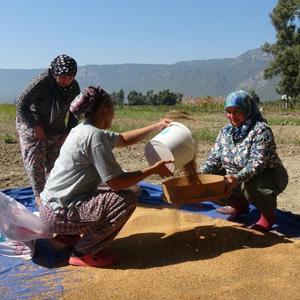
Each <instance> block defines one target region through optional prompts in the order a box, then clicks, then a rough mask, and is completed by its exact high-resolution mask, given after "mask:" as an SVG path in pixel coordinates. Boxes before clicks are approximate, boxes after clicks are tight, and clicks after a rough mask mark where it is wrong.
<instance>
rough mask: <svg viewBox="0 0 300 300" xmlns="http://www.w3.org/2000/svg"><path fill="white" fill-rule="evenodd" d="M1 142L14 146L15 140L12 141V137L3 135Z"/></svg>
mask: <svg viewBox="0 0 300 300" xmlns="http://www.w3.org/2000/svg"><path fill="white" fill-rule="evenodd" d="M2 140H3V142H4V143H5V144H14V143H15V140H14V139H13V137H12V136H11V135H10V134H8V133H5V134H4V136H3V137H2Z"/></svg>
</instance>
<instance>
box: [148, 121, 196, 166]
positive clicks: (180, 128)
mask: <svg viewBox="0 0 300 300" xmlns="http://www.w3.org/2000/svg"><path fill="white" fill-rule="evenodd" d="M195 154H196V143H195V140H194V138H193V136H192V133H191V131H190V130H189V129H188V128H187V127H186V126H185V125H183V124H181V123H178V122H172V123H171V124H170V126H169V127H166V128H165V129H164V130H162V131H161V132H160V133H159V134H158V135H156V136H155V137H154V138H152V139H151V140H150V141H149V142H148V143H147V144H146V147H145V156H146V159H147V161H148V163H149V164H150V165H153V164H155V163H156V162H157V161H159V160H174V163H170V164H168V165H167V167H168V168H169V169H170V170H171V171H174V169H179V168H181V167H182V166H184V165H185V164H187V163H188V162H190V161H191V160H192V159H193V158H194V157H195Z"/></svg>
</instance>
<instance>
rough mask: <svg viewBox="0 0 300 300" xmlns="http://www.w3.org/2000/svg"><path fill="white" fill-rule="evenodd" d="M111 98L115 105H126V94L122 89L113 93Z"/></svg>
mask: <svg viewBox="0 0 300 300" xmlns="http://www.w3.org/2000/svg"><path fill="white" fill-rule="evenodd" d="M110 97H111V99H112V101H113V103H114V104H115V105H124V98H125V94H124V90H123V89H120V90H119V92H113V93H112V94H111V95H110Z"/></svg>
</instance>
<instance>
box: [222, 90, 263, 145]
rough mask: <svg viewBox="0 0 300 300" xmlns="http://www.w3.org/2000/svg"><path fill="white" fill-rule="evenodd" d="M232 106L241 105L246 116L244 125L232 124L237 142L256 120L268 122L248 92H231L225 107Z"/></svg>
mask: <svg viewBox="0 0 300 300" xmlns="http://www.w3.org/2000/svg"><path fill="white" fill-rule="evenodd" d="M232 106H235V107H236V106H237V107H239V108H240V109H241V110H242V111H243V112H244V114H245V117H246V121H245V122H244V124H242V126H240V127H234V126H232V125H231V126H232V136H233V140H234V141H235V142H236V141H239V140H241V139H243V138H244V137H245V136H246V135H247V134H248V132H249V131H250V129H251V128H252V127H253V126H254V125H255V123H256V122H267V121H266V119H265V118H264V117H263V116H262V114H261V113H260V111H259V109H258V107H257V104H256V102H255V101H254V99H252V97H251V96H250V94H249V93H248V92H245V91H243V90H239V91H235V92H232V93H230V94H229V95H228V96H227V98H226V100H225V109H226V108H227V107H232Z"/></svg>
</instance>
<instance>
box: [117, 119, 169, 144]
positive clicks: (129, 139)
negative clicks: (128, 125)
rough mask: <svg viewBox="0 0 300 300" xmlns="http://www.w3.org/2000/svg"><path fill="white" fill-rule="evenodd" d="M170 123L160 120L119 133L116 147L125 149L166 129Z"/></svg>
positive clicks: (166, 120) (167, 120)
mask: <svg viewBox="0 0 300 300" xmlns="http://www.w3.org/2000/svg"><path fill="white" fill-rule="evenodd" d="M171 122H172V121H171V120H170V119H161V120H160V121H159V122H157V123H155V124H152V125H149V126H146V127H143V128H139V129H134V130H131V131H127V132H124V133H121V134H120V136H119V141H118V143H117V145H116V147H126V146H130V145H133V144H136V143H137V142H140V141H142V140H143V139H145V138H146V137H147V136H148V135H150V134H151V133H153V132H155V131H161V130H163V129H164V128H166V127H168V126H169V124H170V123H171Z"/></svg>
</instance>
